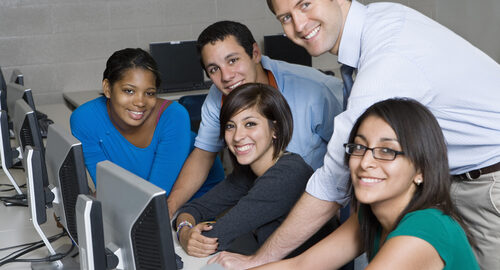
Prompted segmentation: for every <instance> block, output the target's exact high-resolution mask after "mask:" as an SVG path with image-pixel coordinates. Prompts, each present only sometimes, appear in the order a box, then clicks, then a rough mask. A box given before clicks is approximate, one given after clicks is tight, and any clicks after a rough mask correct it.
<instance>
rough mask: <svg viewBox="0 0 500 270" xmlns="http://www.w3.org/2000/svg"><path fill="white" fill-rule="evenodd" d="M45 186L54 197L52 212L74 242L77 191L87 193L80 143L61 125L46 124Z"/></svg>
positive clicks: (75, 238) (76, 234) (76, 237)
mask: <svg viewBox="0 0 500 270" xmlns="http://www.w3.org/2000/svg"><path fill="white" fill-rule="evenodd" d="M45 151H46V152H45V161H46V165H47V176H48V181H49V189H50V190H51V191H52V193H53V194H54V196H55V198H54V200H53V202H52V205H53V208H54V214H55V215H56V217H57V219H58V221H59V223H61V224H62V225H63V227H64V228H65V229H66V231H67V232H68V235H69V237H70V238H71V239H72V240H73V242H75V244H77V245H78V233H77V229H76V213H75V207H76V199H77V197H78V195H79V194H89V193H90V191H89V186H88V182H87V173H86V171H85V162H84V159H83V150H82V144H81V142H80V141H78V140H77V139H76V138H75V137H73V135H71V134H70V133H69V131H67V130H66V129H64V128H63V127H61V126H59V125H57V124H53V125H50V126H49V130H48V135H47V147H46V150H45Z"/></svg>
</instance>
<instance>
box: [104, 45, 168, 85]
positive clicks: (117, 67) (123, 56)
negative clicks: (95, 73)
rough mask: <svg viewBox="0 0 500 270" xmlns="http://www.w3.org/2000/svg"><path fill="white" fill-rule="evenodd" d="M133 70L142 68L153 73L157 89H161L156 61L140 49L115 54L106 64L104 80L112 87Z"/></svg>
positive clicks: (127, 49)
mask: <svg viewBox="0 0 500 270" xmlns="http://www.w3.org/2000/svg"><path fill="white" fill-rule="evenodd" d="M131 68H142V69H144V70H149V71H151V72H152V73H153V74H154V76H155V86H156V88H158V87H160V84H161V79H160V73H159V71H158V65H157V64H156V61H155V60H154V59H153V57H151V55H150V54H149V53H148V52H146V51H144V50H143V49H140V48H137V49H132V48H126V49H123V50H119V51H116V52H114V53H113V54H112V55H111V56H110V57H109V58H108V61H107V62H106V69H105V70H104V72H103V75H102V79H103V80H105V79H107V80H108V82H109V86H110V87H112V86H113V84H114V83H115V82H116V81H119V80H120V79H121V78H122V77H123V75H124V74H125V72H126V71H127V70H129V69H131Z"/></svg>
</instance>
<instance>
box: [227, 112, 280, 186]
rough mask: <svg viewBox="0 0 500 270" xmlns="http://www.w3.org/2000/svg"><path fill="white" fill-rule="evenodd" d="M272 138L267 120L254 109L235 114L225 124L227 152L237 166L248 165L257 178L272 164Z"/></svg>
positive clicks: (272, 132)
mask: <svg viewBox="0 0 500 270" xmlns="http://www.w3.org/2000/svg"><path fill="white" fill-rule="evenodd" d="M273 137H274V131H273V130H272V129H271V127H270V124H269V120H268V119H267V118H265V117H264V116H263V115H262V114H260V113H259V112H258V111H257V110H256V109H255V107H252V108H248V109H245V110H242V111H241V112H238V113H236V114H235V115H233V116H232V117H231V118H230V120H229V121H228V122H227V123H226V124H225V133H224V138H225V140H226V144H227V146H228V148H229V150H230V151H231V152H232V153H233V154H234V155H235V157H236V160H237V161H238V163H239V164H241V165H250V168H252V171H253V172H254V173H255V174H256V175H257V176H259V175H262V174H263V173H264V172H265V171H267V169H269V168H270V167H271V166H272V165H273V164H274V159H273V151H274V147H273V143H272V140H273Z"/></svg>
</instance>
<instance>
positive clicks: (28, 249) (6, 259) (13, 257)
mask: <svg viewBox="0 0 500 270" xmlns="http://www.w3.org/2000/svg"><path fill="white" fill-rule="evenodd" d="M65 235H68V234H67V233H66V231H65V230H63V232H62V233H60V234H57V235H54V236H51V237H49V238H48V240H49V242H53V241H56V240H57V239H59V238H61V237H63V236H65ZM19 246H26V247H25V248H22V249H20V250H17V251H14V252H12V253H11V254H9V255H7V256H5V257H4V258H2V259H0V266H2V265H5V264H8V263H13V262H53V261H57V260H61V259H62V258H64V257H66V256H67V255H68V254H70V253H71V251H73V249H74V247H75V244H74V243H73V242H72V243H71V247H70V248H69V250H68V251H66V252H64V253H56V254H54V255H50V256H47V257H45V258H38V259H36V258H30V259H18V258H19V257H21V256H23V255H25V254H27V253H29V252H31V251H33V250H36V249H39V248H41V247H44V246H45V244H44V243H43V241H38V242H33V243H28V244H23V245H18V246H14V247H8V248H3V249H0V250H8V249H12V248H16V247H19Z"/></svg>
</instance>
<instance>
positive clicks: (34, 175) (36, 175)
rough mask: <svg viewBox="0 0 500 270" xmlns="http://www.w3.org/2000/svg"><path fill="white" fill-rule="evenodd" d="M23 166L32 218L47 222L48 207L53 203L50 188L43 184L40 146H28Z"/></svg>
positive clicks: (40, 222) (38, 222)
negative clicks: (49, 193)
mask: <svg viewBox="0 0 500 270" xmlns="http://www.w3.org/2000/svg"><path fill="white" fill-rule="evenodd" d="M23 155H24V159H23V167H24V170H25V172H26V186H27V190H28V192H27V199H28V208H29V209H30V212H31V213H32V220H33V222H36V223H37V224H38V225H42V224H44V223H45V222H47V213H46V211H45V210H46V207H47V205H48V204H50V203H51V201H49V200H50V198H48V196H47V195H48V192H50V191H48V189H46V186H44V184H43V177H42V174H43V173H42V165H43V159H42V151H40V149H39V148H36V147H32V146H30V145H28V146H26V149H25V151H24V154H23Z"/></svg>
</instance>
